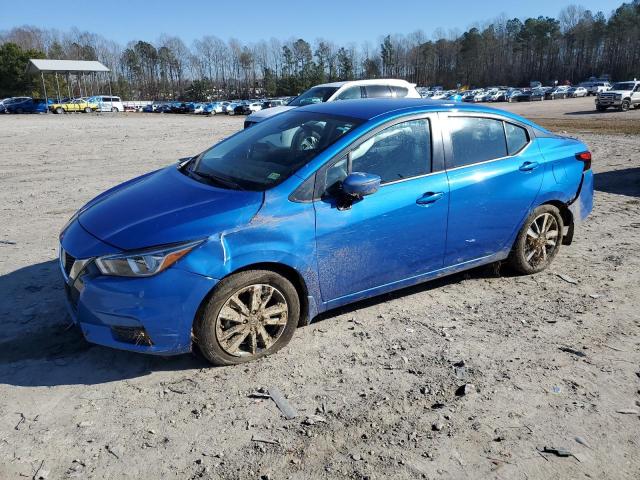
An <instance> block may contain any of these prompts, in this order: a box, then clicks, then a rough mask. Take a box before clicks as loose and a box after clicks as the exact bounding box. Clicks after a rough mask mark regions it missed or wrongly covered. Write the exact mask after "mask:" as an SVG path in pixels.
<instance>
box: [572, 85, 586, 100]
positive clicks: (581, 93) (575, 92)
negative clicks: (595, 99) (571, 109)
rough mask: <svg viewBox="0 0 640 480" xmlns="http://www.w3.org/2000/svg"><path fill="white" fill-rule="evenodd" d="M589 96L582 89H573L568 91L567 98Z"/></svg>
mask: <svg viewBox="0 0 640 480" xmlns="http://www.w3.org/2000/svg"><path fill="white" fill-rule="evenodd" d="M588 94H589V92H588V91H587V89H586V88H584V87H573V88H570V89H569V92H568V96H569V97H573V98H578V97H586V96H587V95H588Z"/></svg>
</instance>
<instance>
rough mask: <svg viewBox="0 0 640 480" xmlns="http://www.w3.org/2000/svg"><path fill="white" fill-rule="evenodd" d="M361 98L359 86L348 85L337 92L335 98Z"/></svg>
mask: <svg viewBox="0 0 640 480" xmlns="http://www.w3.org/2000/svg"><path fill="white" fill-rule="evenodd" d="M358 98H362V93H361V92H360V87H349V88H347V89H345V90H343V91H342V92H340V93H339V94H338V96H337V97H336V100H356V99H358Z"/></svg>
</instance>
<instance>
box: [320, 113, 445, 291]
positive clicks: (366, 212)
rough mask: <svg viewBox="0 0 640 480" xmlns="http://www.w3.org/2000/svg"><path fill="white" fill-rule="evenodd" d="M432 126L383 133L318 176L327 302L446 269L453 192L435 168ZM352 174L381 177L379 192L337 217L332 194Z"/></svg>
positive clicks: (421, 122) (437, 141)
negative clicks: (446, 239)
mask: <svg viewBox="0 0 640 480" xmlns="http://www.w3.org/2000/svg"><path fill="white" fill-rule="evenodd" d="M434 121H437V117H436V116H430V117H426V118H419V119H414V120H408V121H400V122H398V123H395V124H393V125H390V126H387V127H385V128H382V129H380V130H379V131H378V132H377V133H375V134H374V135H373V136H371V137H370V138H367V139H365V140H364V141H362V142H360V143H359V144H357V145H355V146H354V148H353V149H352V150H351V151H350V152H349V153H348V154H345V156H343V157H342V158H340V159H339V160H338V161H337V162H335V163H333V164H331V165H330V167H327V168H325V169H322V170H320V171H319V172H318V178H317V179H316V183H317V184H318V185H320V186H321V187H320V189H321V190H324V194H323V195H322V196H321V198H319V199H317V200H316V201H315V202H314V206H315V211H316V244H317V255H318V273H319V279H320V287H321V291H322V297H323V300H324V301H325V302H331V301H333V300H336V299H340V298H341V297H345V296H349V295H355V294H358V293H360V292H364V291H367V290H371V289H374V288H376V287H383V286H385V285H388V284H392V283H394V282H399V281H402V280H404V279H409V278H411V277H416V276H419V275H421V274H424V273H427V272H430V271H433V270H437V269H439V268H441V267H442V262H443V255H444V249H445V238H446V226H447V212H448V202H449V189H448V182H447V177H446V174H445V172H444V171H442V170H441V169H438V168H437V166H438V165H441V164H442V162H441V160H442V143H441V137H440V134H439V130H438V129H437V127H438V126H437V125H435V124H434ZM434 127H435V128H434ZM436 131H437V132H438V135H433V133H434V132H436ZM434 165H436V168H434ZM436 169H437V170H439V171H435V170H436ZM349 172H365V173H373V174H377V175H379V176H380V177H381V179H382V185H381V187H380V189H379V190H378V192H376V193H374V194H372V195H370V196H367V197H365V198H363V199H362V200H360V201H358V202H356V203H354V204H353V205H352V206H351V208H349V209H346V210H340V209H338V207H337V205H336V196H335V195H332V189H333V188H335V186H336V185H339V183H340V181H341V180H342V179H343V178H344V177H345V176H346V175H347V173H349Z"/></svg>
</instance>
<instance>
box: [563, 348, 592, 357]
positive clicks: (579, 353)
mask: <svg viewBox="0 0 640 480" xmlns="http://www.w3.org/2000/svg"><path fill="white" fill-rule="evenodd" d="M559 349H560V350H561V351H563V352H565V353H570V354H572V355H575V356H576V357H586V356H587V354H586V353H584V352H583V351H581V350H576V349H575V348H571V347H559Z"/></svg>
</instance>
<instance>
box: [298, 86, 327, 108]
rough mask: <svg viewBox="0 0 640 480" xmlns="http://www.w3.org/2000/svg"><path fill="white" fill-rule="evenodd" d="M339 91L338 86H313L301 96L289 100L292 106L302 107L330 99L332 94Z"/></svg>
mask: <svg viewBox="0 0 640 480" xmlns="http://www.w3.org/2000/svg"><path fill="white" fill-rule="evenodd" d="M337 91H338V87H313V88H310V89H309V90H307V91H306V92H304V93H303V94H302V95H300V96H299V97H296V98H294V99H293V100H291V102H289V105H290V106H292V107H301V106H303V105H311V104H313V103H322V102H326V101H327V100H329V98H330V97H331V95H333V94H334V93H336V92H337Z"/></svg>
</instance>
